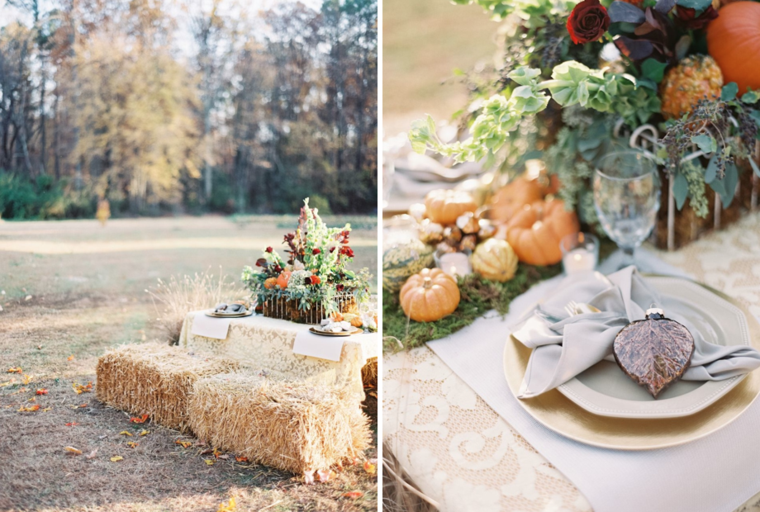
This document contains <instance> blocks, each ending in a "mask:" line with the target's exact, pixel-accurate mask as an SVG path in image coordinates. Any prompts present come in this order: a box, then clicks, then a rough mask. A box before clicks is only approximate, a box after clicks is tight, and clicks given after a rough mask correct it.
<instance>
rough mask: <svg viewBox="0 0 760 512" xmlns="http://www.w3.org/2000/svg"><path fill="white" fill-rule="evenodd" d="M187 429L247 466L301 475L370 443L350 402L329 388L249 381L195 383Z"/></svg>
mask: <svg viewBox="0 0 760 512" xmlns="http://www.w3.org/2000/svg"><path fill="white" fill-rule="evenodd" d="M189 417H190V428H192V430H193V431H194V432H195V434H196V435H197V436H198V437H199V438H201V439H205V440H207V441H209V442H210V443H211V444H212V445H213V446H215V447H217V448H220V449H223V450H229V451H233V452H235V453H237V454H240V455H243V456H245V457H247V458H248V459H249V460H250V461H251V462H258V463H261V464H265V465H267V466H272V467H275V468H279V469H283V470H286V471H291V472H293V473H296V474H302V473H304V472H307V471H313V470H319V469H328V468H329V467H330V466H332V465H334V464H336V463H338V462H341V461H343V460H345V459H350V458H353V457H355V456H358V455H360V454H361V453H362V452H363V451H364V450H366V449H367V447H368V446H369V443H370V431H369V426H368V424H367V418H366V417H365V416H364V415H363V414H362V412H361V410H360V409H359V408H358V406H357V404H356V401H355V400H350V399H345V398H344V397H343V396H342V395H341V393H338V392H336V391H335V390H334V389H332V388H327V387H322V386H315V385H313V384H306V383H294V382H277V381H272V380H271V379H265V378H261V377H255V376H249V375H240V374H237V375H218V376H214V377H209V378H205V379H202V380H199V381H198V382H197V383H196V384H195V390H194V393H193V396H192V398H191V400H190V407H189Z"/></svg>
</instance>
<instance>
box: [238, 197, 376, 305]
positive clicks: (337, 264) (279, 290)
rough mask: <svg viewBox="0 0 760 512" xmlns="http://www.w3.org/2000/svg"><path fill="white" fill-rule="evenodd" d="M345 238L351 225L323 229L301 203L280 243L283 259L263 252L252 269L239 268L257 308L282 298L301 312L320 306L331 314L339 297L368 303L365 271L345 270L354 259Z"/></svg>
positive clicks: (311, 210) (316, 215) (316, 216)
mask: <svg viewBox="0 0 760 512" xmlns="http://www.w3.org/2000/svg"><path fill="white" fill-rule="evenodd" d="M350 233H351V225H350V224H346V225H345V226H343V227H341V228H329V227H327V226H326V225H325V223H324V221H322V218H321V217H320V216H319V213H318V211H317V209H316V208H310V207H309V199H308V198H306V199H305V200H304V206H303V208H301V215H300V217H299V219H298V227H297V229H296V230H295V231H294V232H292V233H288V234H286V235H285V237H284V239H283V244H284V245H285V246H286V249H285V251H284V252H285V256H281V255H280V253H278V252H277V251H276V250H275V249H274V248H272V247H267V248H266V249H265V250H264V252H263V254H262V256H261V257H260V258H259V259H258V260H256V267H257V269H253V268H251V267H250V266H248V267H245V268H244V269H243V276H242V279H243V282H244V283H245V284H246V285H247V286H248V287H249V288H250V290H251V292H252V294H253V296H254V298H255V299H256V301H257V303H258V304H265V303H267V302H270V301H277V300H281V299H284V300H286V301H293V302H294V303H295V304H297V308H298V309H299V310H302V311H303V310H310V309H311V308H313V307H318V308H319V307H321V308H324V312H325V314H331V313H334V312H336V311H337V310H338V302H339V300H338V299H339V298H341V297H346V296H349V295H350V296H352V297H353V299H355V300H356V302H364V301H366V300H367V299H369V272H368V270H367V269H363V270H361V271H360V272H355V271H353V270H351V269H349V268H348V265H349V264H350V263H351V261H353V258H354V251H353V249H351V247H350V246H349V235H350Z"/></svg>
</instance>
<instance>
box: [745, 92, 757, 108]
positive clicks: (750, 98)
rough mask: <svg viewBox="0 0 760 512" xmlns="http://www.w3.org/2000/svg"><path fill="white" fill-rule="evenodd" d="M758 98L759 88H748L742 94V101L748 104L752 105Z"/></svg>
mask: <svg viewBox="0 0 760 512" xmlns="http://www.w3.org/2000/svg"><path fill="white" fill-rule="evenodd" d="M758 100H760V90H758V91H752V90H749V91H747V92H745V93H744V94H743V95H742V101H743V102H744V103H749V104H750V105H754V104H755V103H757V102H758Z"/></svg>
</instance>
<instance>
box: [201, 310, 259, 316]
mask: <svg viewBox="0 0 760 512" xmlns="http://www.w3.org/2000/svg"><path fill="white" fill-rule="evenodd" d="M252 314H253V308H251V309H249V310H247V311H244V312H242V313H217V312H216V311H214V310H213V309H209V310H208V311H206V316H210V317H212V318H242V317H244V316H251V315H252Z"/></svg>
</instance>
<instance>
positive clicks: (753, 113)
mask: <svg viewBox="0 0 760 512" xmlns="http://www.w3.org/2000/svg"><path fill="white" fill-rule="evenodd" d="M749 117H751V118H752V119H754V120H755V124H757V126H758V127H760V112H758V111H757V110H750V111H749Z"/></svg>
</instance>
